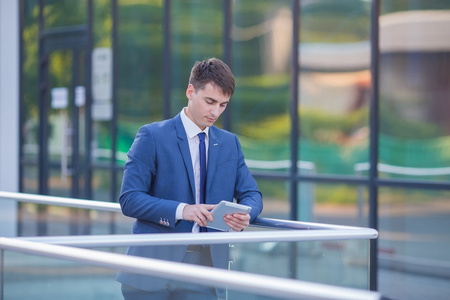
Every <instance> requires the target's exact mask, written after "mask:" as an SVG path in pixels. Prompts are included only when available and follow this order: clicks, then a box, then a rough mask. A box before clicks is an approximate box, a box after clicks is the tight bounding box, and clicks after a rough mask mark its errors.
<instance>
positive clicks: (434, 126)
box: [379, 1, 450, 181]
mask: <svg viewBox="0 0 450 300" xmlns="http://www.w3.org/2000/svg"><path fill="white" fill-rule="evenodd" d="M418 2H420V3H422V5H423V6H424V7H423V9H424V10H411V11H394V12H392V11H389V9H395V10H398V8H399V7H396V6H393V5H392V3H390V2H389V1H388V2H387V5H386V6H385V8H386V9H387V11H386V13H385V14H384V15H382V16H381V17H380V51H381V56H380V74H381V75H380V136H379V140H380V143H379V151H380V155H379V160H380V163H381V164H384V165H386V166H383V167H382V168H380V176H381V177H386V178H408V179H418V180H445V181H449V180H450V168H448V166H450V155H449V154H448V153H449V151H448V149H449V147H450V102H449V101H448V95H449V94H450V85H449V84H448V83H449V82H450V73H449V72H448V70H449V67H450V64H449V61H450V42H449V41H450V40H449V39H448V34H449V30H448V28H450V27H449V26H450V5H449V4H448V3H447V5H446V10H428V9H427V10H425V9H426V5H425V4H426V1H418ZM442 3H444V2H442ZM422 5H419V7H421V6H422ZM431 6H433V5H431ZM403 9H408V7H403ZM418 28H420V30H417V29H418ZM383 169H384V170H383Z"/></svg>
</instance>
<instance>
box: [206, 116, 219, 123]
mask: <svg viewBox="0 0 450 300" xmlns="http://www.w3.org/2000/svg"><path fill="white" fill-rule="evenodd" d="M206 120H208V122H210V123H214V122H215V121H216V120H217V119H216V118H209V117H206Z"/></svg>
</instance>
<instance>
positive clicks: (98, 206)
mask: <svg viewBox="0 0 450 300" xmlns="http://www.w3.org/2000/svg"><path fill="white" fill-rule="evenodd" d="M0 199H5V200H15V201H19V202H28V203H38V204H47V205H56V206H65V207H75V208H84V209H93V210H102V211H112V212H119V213H121V212H122V211H121V208H120V205H119V203H113V202H103V201H95V200H84V199H76V198H65V197H55V196H45V195H36V194H26V193H13V192H4V191H0ZM251 226H256V227H267V228H276V229H291V230H319V229H322V230H329V229H339V230H369V235H370V237H369V236H367V237H364V238H369V239H374V238H377V237H378V232H377V231H376V230H374V229H368V228H363V227H353V226H341V225H332V224H321V223H311V222H300V221H289V220H279V219H270V218H257V219H256V220H255V221H253V223H252V224H251Z"/></svg>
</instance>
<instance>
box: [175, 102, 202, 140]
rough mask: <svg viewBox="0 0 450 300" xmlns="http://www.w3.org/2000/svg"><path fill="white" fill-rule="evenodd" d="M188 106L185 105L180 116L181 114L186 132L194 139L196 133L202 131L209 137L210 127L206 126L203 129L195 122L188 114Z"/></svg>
mask: <svg viewBox="0 0 450 300" xmlns="http://www.w3.org/2000/svg"><path fill="white" fill-rule="evenodd" d="M185 109H186V107H184V108H183V109H182V110H181V113H180V116H181V122H182V123H183V126H184V130H185V131H186V134H187V136H188V138H190V139H192V138H193V137H195V136H196V135H198V134H199V133H200V132H204V133H205V134H206V138H208V134H209V127H206V128H205V129H204V130H203V131H202V130H201V129H200V128H199V127H198V126H197V125H196V124H195V123H194V122H192V120H191V119H189V117H188V116H187V115H186V113H185V112H184V110H185Z"/></svg>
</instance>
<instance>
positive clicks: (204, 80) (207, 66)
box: [189, 58, 235, 97]
mask: <svg viewBox="0 0 450 300" xmlns="http://www.w3.org/2000/svg"><path fill="white" fill-rule="evenodd" d="M189 83H190V84H192V85H193V86H194V88H195V89H196V90H197V89H203V88H204V87H205V85H206V84H208V83H211V84H213V85H215V86H216V87H219V88H220V89H221V90H222V92H223V94H224V95H227V96H230V97H231V96H232V95H233V93H234V87H235V82H234V76H233V73H231V69H230V67H228V66H227V64H226V63H224V62H223V61H221V60H220V59H218V58H209V59H205V60H202V61H197V62H196V63H195V64H194V66H193V67H192V70H191V76H190V77H189Z"/></svg>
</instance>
